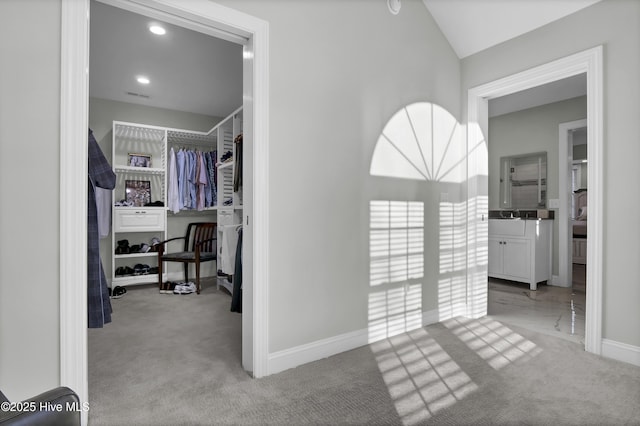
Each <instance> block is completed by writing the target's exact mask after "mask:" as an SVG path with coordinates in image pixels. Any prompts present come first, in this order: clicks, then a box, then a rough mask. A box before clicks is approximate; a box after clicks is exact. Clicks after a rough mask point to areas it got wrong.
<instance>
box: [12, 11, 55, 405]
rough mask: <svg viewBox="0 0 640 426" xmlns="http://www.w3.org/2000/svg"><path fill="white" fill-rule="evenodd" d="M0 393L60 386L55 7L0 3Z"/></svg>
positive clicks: (15, 397)
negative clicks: (0, 201) (0, 65)
mask: <svg viewBox="0 0 640 426" xmlns="http://www.w3.org/2000/svg"><path fill="white" fill-rule="evenodd" d="M0 55H1V57H2V67H1V69H0V194H1V196H2V208H1V209H0V236H1V237H0V389H2V391H3V392H4V393H5V394H6V395H7V396H8V397H9V398H10V399H12V400H20V399H22V398H26V397H28V396H32V395H34V394H36V393H38V392H42V391H45V390H46V389H48V388H50V387H53V386H56V385H58V383H59V381H60V367H59V365H60V358H59V352H60V349H59V340H60V334H59V296H60V292H59V272H60V267H59V264H60V257H59V254H58V253H59V244H60V238H61V236H60V235H59V221H60V216H59V211H60V202H59V198H60V197H59V195H60V191H59V180H60V160H59V157H60V149H59V134H60V125H59V122H60V107H59V104H60V2H59V1H50V0H31V1H19V0H10V1H2V2H0Z"/></svg>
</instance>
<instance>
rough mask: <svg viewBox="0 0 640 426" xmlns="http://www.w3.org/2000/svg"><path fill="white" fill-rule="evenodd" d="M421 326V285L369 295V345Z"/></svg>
mask: <svg viewBox="0 0 640 426" xmlns="http://www.w3.org/2000/svg"><path fill="white" fill-rule="evenodd" d="M420 327H422V284H421V283H417V284H406V285H403V286H402V287H396V288H392V289H389V290H381V291H376V292H374V293H370V294H369V342H376V341H378V340H380V339H384V338H387V337H390V336H395V335H398V334H401V333H404V332H405V331H409V330H415V329H416V328H420Z"/></svg>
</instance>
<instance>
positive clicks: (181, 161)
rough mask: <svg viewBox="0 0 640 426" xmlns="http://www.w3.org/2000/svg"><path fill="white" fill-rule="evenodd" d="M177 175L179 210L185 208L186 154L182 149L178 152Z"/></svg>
mask: <svg viewBox="0 0 640 426" xmlns="http://www.w3.org/2000/svg"><path fill="white" fill-rule="evenodd" d="M176 175H177V179H178V210H182V209H184V186H185V185H184V182H185V181H184V177H185V155H184V151H183V150H182V149H181V150H179V151H178V152H177V153H176Z"/></svg>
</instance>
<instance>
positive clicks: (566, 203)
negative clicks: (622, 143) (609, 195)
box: [558, 120, 589, 291]
mask: <svg viewBox="0 0 640 426" xmlns="http://www.w3.org/2000/svg"><path fill="white" fill-rule="evenodd" d="M558 128H559V130H558V146H559V151H558V152H559V161H558V163H559V164H560V170H559V172H560V173H559V176H558V177H559V187H560V188H563V189H564V190H563V191H560V194H559V195H560V209H559V216H560V219H561V221H560V223H559V227H558V228H559V230H558V232H559V235H560V238H559V251H560V253H559V254H560V255H559V280H558V281H559V284H560V285H563V286H567V287H573V284H574V281H575V283H576V284H577V285H578V286H580V287H582V290H583V291H585V288H584V286H585V284H586V263H587V252H586V238H582V237H583V236H584V237H586V231H587V230H586V221H580V222H579V223H576V222H575V219H576V218H577V217H578V216H579V215H580V211H579V209H580V208H581V207H586V202H587V197H586V192H587V191H586V190H587V188H588V181H589V179H588V177H589V174H588V173H589V168H588V162H587V148H588V144H587V141H588V139H587V134H588V128H587V120H576V121H569V122H566V123H561V124H560V125H559V126H558ZM574 227H575V230H576V233H577V234H578V235H577V239H574ZM574 273H575V274H574ZM574 275H575V276H574ZM574 278H576V280H574Z"/></svg>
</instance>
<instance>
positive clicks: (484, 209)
mask: <svg viewBox="0 0 640 426" xmlns="http://www.w3.org/2000/svg"><path fill="white" fill-rule="evenodd" d="M488 214H489V197H488V196H478V197H473V198H471V199H470V200H469V201H467V217H468V220H469V225H468V226H467V275H468V277H467V280H468V281H467V292H468V294H467V301H468V305H467V316H469V317H471V318H479V317H483V316H485V315H487V302H488V277H487V273H488V265H489V244H488V235H489V219H488V217H487V216H488ZM483 215H484V220H480V219H481V218H482V216H483Z"/></svg>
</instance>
